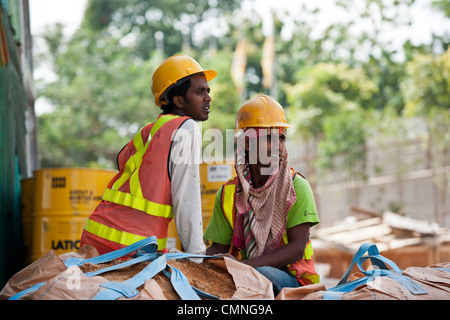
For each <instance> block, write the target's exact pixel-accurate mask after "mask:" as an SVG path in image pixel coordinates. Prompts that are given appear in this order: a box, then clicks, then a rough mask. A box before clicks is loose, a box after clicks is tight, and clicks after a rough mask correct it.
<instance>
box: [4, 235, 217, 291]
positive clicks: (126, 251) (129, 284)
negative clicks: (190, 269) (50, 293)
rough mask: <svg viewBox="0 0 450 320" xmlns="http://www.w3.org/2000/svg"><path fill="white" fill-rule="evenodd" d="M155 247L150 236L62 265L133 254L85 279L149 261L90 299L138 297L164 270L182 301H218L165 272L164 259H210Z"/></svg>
mask: <svg viewBox="0 0 450 320" xmlns="http://www.w3.org/2000/svg"><path fill="white" fill-rule="evenodd" d="M157 248H158V244H157V241H156V237H155V236H152V237H149V238H146V239H143V240H141V241H138V242H136V243H134V244H132V245H130V246H128V247H125V248H122V249H119V250H116V251H112V252H109V253H106V254H103V255H100V256H97V257H94V258H90V259H79V258H72V257H70V258H68V259H67V260H66V261H65V265H66V267H67V268H69V267H71V266H81V265H83V264H84V263H92V264H100V263H105V262H109V261H112V260H115V259H118V258H121V257H124V256H128V255H131V254H133V253H135V254H134V255H133V259H131V260H128V261H124V262H122V263H119V264H116V265H113V266H110V267H107V268H103V269H99V270H96V271H92V272H87V273H85V276H87V277H93V276H97V275H100V274H102V273H105V272H108V271H113V270H118V269H122V268H125V267H129V266H132V265H134V264H137V263H141V262H145V261H152V262H151V263H150V264H149V265H148V266H147V267H145V268H144V269H143V270H142V271H141V272H139V273H138V274H136V275H135V276H134V277H132V278H131V279H128V280H126V281H123V282H114V281H109V282H105V283H103V284H101V285H100V287H101V288H103V290H102V291H100V292H99V293H98V294H97V295H96V296H95V297H94V298H93V299H94V300H115V299H118V298H120V297H121V296H125V297H127V298H131V297H134V296H136V295H137V294H139V291H138V290H137V288H138V287H139V286H141V285H143V284H144V283H145V280H147V279H151V278H153V277H154V276H155V275H156V274H158V273H159V272H161V271H164V272H165V273H166V275H167V274H168V275H169V277H170V278H171V282H172V285H173V286H174V289H175V290H176V291H177V293H178V295H179V296H180V297H181V298H182V299H188V300H199V299H200V296H201V297H203V298H208V299H219V298H217V297H216V296H214V295H211V294H208V293H206V292H203V291H201V290H199V289H197V288H195V287H192V286H191V285H190V284H189V282H188V280H187V279H186V277H185V276H184V274H183V273H182V272H181V271H180V270H178V269H176V268H174V267H170V268H171V269H172V275H170V273H168V272H167V271H165V268H166V266H167V260H173V259H186V258H212V257H214V256H209V255H196V254H189V253H183V252H178V253H167V254H162V253H157V252H156V251H157ZM46 283H47V282H41V283H38V284H35V285H33V286H31V287H30V288H28V289H26V290H23V291H21V292H19V293H17V294H15V295H14V296H12V297H11V298H9V300H18V299H20V298H22V297H23V296H24V295H26V294H28V293H31V292H34V291H37V290H38V289H39V288H40V287H42V286H43V285H45V284H46Z"/></svg>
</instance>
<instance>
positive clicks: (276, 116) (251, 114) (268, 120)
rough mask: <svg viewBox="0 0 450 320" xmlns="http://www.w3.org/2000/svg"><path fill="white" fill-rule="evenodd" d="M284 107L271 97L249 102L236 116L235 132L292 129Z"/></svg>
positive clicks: (257, 98) (260, 96)
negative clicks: (259, 129)
mask: <svg viewBox="0 0 450 320" xmlns="http://www.w3.org/2000/svg"><path fill="white" fill-rule="evenodd" d="M290 127H291V126H290V125H288V123H287V120H286V116H285V114H284V110H283V107H282V106H281V105H280V104H279V103H278V102H276V101H275V100H274V99H272V98H271V97H269V96H266V95H264V94H261V95H258V96H256V97H255V98H253V99H250V100H248V101H247V102H246V103H244V104H243V105H242V106H241V108H240V109H239V111H238V113H237V115H236V126H235V130H239V129H245V128H290Z"/></svg>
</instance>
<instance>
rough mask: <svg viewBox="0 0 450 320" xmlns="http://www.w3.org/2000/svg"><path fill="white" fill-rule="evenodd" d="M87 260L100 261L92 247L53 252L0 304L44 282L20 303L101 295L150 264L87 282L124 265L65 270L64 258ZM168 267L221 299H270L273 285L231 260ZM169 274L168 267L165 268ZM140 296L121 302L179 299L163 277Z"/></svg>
mask: <svg viewBox="0 0 450 320" xmlns="http://www.w3.org/2000/svg"><path fill="white" fill-rule="evenodd" d="M69 256H70V257H75V258H81V259H88V258H92V257H95V256H98V252H97V250H95V248H94V247H93V246H84V247H83V248H81V249H80V250H79V251H78V252H71V253H66V254H63V255H60V256H57V255H56V254H55V252H54V251H53V250H51V251H49V252H48V253H47V254H45V255H44V256H42V257H41V258H39V259H38V260H36V261H35V262H34V263H32V264H30V265H29V266H27V267H26V268H24V269H23V270H21V271H19V272H18V273H16V274H15V275H14V276H13V277H11V279H10V280H9V281H8V282H7V284H6V285H5V287H4V288H3V290H2V291H1V292H0V299H8V298H10V297H12V296H13V295H15V294H17V293H19V292H22V291H23V290H25V289H28V288H29V287H31V286H33V285H35V284H38V283H43V282H44V283H45V284H44V285H42V286H41V287H40V288H39V289H38V290H36V291H34V292H31V293H28V294H26V295H24V296H23V297H22V298H21V299H22V300H89V299H93V298H94V297H95V296H96V295H97V294H98V293H99V292H100V291H101V290H104V289H103V288H102V287H101V286H100V285H101V284H103V283H105V282H109V281H115V282H122V281H125V280H127V279H130V278H131V277H133V276H134V275H136V274H138V273H139V272H140V271H142V269H144V268H145V267H146V266H147V265H148V264H149V263H150V262H140V263H137V264H135V265H132V266H129V267H126V268H122V269H118V270H114V271H109V272H105V273H102V274H101V275H98V276H92V277H87V276H86V275H85V273H87V272H91V271H96V270H98V269H103V268H106V267H109V266H111V265H114V264H118V263H122V262H124V260H118V259H116V260H112V261H109V262H105V263H101V264H91V263H85V264H83V265H81V266H79V267H78V266H72V267H70V268H67V267H66V266H65V265H64V261H65V260H66V259H67V258H68V257H69ZM167 264H168V265H169V266H173V267H175V268H177V269H179V270H180V271H181V272H182V273H183V274H184V275H185V276H186V278H187V279H188V281H189V283H190V284H191V285H192V286H194V287H196V288H198V289H200V290H201V291H204V292H206V293H209V294H212V295H214V296H216V297H218V298H220V299H239V300H245V299H273V298H274V297H273V291H272V283H271V282H270V281H269V280H267V279H266V278H265V277H264V276H262V275H261V274H260V273H259V272H257V271H256V270H255V269H254V268H252V267H250V266H247V265H245V264H243V263H240V262H238V261H235V260H233V259H230V258H227V257H223V258H209V259H203V262H202V263H200V264H197V263H194V262H191V261H189V259H183V260H167ZM168 270H169V272H170V268H168ZM137 290H138V291H139V294H138V295H136V296H134V297H132V298H125V297H121V298H119V299H131V300H142V299H154V300H163V299H168V300H177V299H180V297H179V296H178V294H177V293H176V291H175V290H174V288H173V287H172V284H171V282H170V279H169V278H167V276H165V275H164V274H163V273H162V272H160V273H158V274H157V275H156V276H154V277H153V278H152V279H147V280H146V281H145V283H144V284H143V285H142V286H140V287H138V288H137Z"/></svg>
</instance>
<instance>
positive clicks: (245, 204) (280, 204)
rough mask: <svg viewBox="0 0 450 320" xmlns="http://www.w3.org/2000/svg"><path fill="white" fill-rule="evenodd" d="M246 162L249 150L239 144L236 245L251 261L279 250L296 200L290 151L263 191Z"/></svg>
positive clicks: (283, 156) (282, 155)
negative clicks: (289, 212) (252, 179)
mask: <svg viewBox="0 0 450 320" xmlns="http://www.w3.org/2000/svg"><path fill="white" fill-rule="evenodd" d="M265 132H266V129H264V134H266V133H265ZM260 134H261V133H259V134H258V135H260ZM245 158H246V157H245V148H244V147H243V144H242V143H241V144H239V143H238V146H237V152H236V164H235V168H236V174H237V177H238V179H237V180H238V181H237V184H236V221H235V224H234V231H233V240H232V243H233V245H234V246H236V247H237V248H239V249H243V250H245V253H246V256H247V258H253V257H258V256H260V255H261V254H263V253H264V254H267V253H270V252H272V251H274V250H275V249H277V248H278V247H279V245H280V242H281V241H282V237H283V234H284V232H285V230H286V223H287V214H288V211H289V210H290V208H291V207H292V205H293V204H294V202H295V200H296V196H295V190H294V184H293V181H292V174H291V170H290V167H289V164H288V153H287V149H286V147H285V148H284V150H283V151H282V154H281V156H280V163H279V166H278V168H277V169H275V171H274V173H273V174H272V175H271V176H269V178H268V179H267V181H266V183H265V184H264V186H262V187H261V188H253V186H252V182H251V176H250V166H249V163H248V159H245Z"/></svg>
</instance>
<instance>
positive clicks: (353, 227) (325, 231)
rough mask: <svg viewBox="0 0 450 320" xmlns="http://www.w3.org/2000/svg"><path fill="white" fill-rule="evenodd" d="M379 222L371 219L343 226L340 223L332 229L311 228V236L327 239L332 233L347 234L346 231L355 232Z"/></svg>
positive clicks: (379, 221)
mask: <svg viewBox="0 0 450 320" xmlns="http://www.w3.org/2000/svg"><path fill="white" fill-rule="evenodd" d="M381 221H382V220H381V218H372V219H364V220H361V221H357V222H354V223H351V224H345V223H343V222H342V223H340V224H338V225H335V226H332V227H326V228H318V229H314V228H313V229H312V230H311V235H312V236H315V237H322V236H326V237H328V236H329V235H331V234H334V233H340V232H347V231H351V230H357V229H361V228H364V227H368V226H372V225H377V224H380V223H381Z"/></svg>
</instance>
